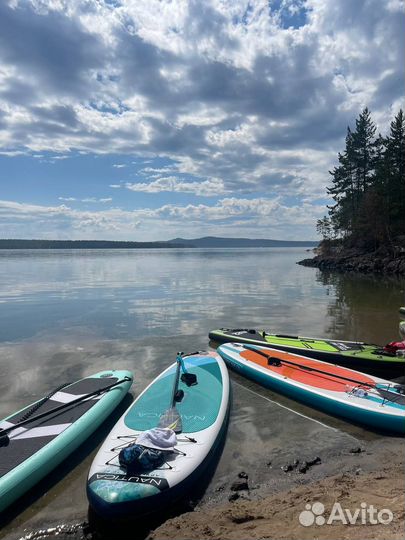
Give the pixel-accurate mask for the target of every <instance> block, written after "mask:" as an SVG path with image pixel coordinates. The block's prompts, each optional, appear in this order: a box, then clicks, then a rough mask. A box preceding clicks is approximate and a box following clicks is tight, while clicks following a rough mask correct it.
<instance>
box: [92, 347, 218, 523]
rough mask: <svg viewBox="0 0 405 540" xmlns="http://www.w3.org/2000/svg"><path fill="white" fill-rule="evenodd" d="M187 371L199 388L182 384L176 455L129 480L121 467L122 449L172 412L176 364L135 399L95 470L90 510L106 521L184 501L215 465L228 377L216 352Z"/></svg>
mask: <svg viewBox="0 0 405 540" xmlns="http://www.w3.org/2000/svg"><path fill="white" fill-rule="evenodd" d="M183 361H184V365H185V368H186V370H187V371H188V372H189V373H192V374H195V375H196V376H197V384H196V385H194V386H187V385H186V384H184V383H183V382H182V381H181V380H180V381H179V385H178V390H179V391H181V392H184V396H183V398H182V399H181V401H180V402H179V403H177V404H176V409H177V411H178V413H179V414H180V417H181V422H182V431H181V433H179V434H177V445H176V447H175V449H176V450H175V452H173V453H171V454H169V456H168V457H167V463H165V464H163V465H162V466H161V467H159V468H158V469H155V470H152V471H150V472H145V473H142V474H136V475H132V476H128V475H127V474H126V471H125V470H124V469H122V468H121V467H120V464H119V459H118V455H119V452H120V450H121V449H122V448H124V447H126V446H128V445H130V444H131V443H135V442H136V440H137V437H138V436H139V435H140V434H141V433H142V432H145V431H147V430H149V429H152V428H155V427H158V425H159V422H160V419H161V418H162V417H163V416H164V413H165V411H166V409H168V408H169V407H170V402H171V395H172V389H173V384H174V381H175V377H176V367H177V366H176V364H173V365H171V366H169V367H168V368H167V369H166V370H165V371H163V373H161V374H160V375H159V376H158V377H157V378H156V379H155V380H154V381H153V382H152V383H151V384H150V385H149V386H148V387H147V388H146V389H145V390H144V391H143V392H142V394H141V395H140V396H139V397H138V398H137V399H136V400H135V402H134V403H133V404H132V405H131V406H130V407H129V409H128V410H127V411H126V412H125V413H124V415H123V416H122V417H121V419H120V420H119V421H118V423H117V424H116V425H115V427H114V428H113V430H112V431H111V433H110V434H109V436H108V437H107V439H106V441H105V442H104V443H103V445H102V446H101V448H100V450H99V452H98V453H97V455H96V457H95V459H94V461H93V464H92V465H91V468H90V471H89V476H88V481H87V496H88V499H89V503H90V506H91V508H92V509H93V510H94V511H95V512H96V514H99V515H100V516H103V517H104V518H106V517H107V518H113V519H116V518H117V519H125V518H128V517H130V518H134V517H137V516H141V515H145V514H150V513H153V512H159V511H160V510H161V509H162V507H164V506H166V505H168V504H169V503H173V502H174V501H176V500H177V499H179V498H181V497H183V496H186V495H187V493H188V491H189V490H190V489H191V488H192V487H193V486H195V483H196V482H198V481H199V479H200V478H201V475H202V473H203V472H204V471H205V470H206V468H207V467H208V465H209V464H210V463H211V462H212V459H213V457H214V455H215V450H216V449H217V448H218V446H219V444H220V442H221V440H223V437H224V435H225V431H226V426H227V417H228V410H229V377H228V371H227V369H226V366H225V364H224V362H223V361H222V359H221V357H220V356H219V355H217V354H216V353H214V352H204V353H196V354H193V355H190V356H185V357H184V358H183Z"/></svg>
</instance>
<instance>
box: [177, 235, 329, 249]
mask: <svg viewBox="0 0 405 540" xmlns="http://www.w3.org/2000/svg"><path fill="white" fill-rule="evenodd" d="M168 242H169V243H173V244H177V245H182V244H187V246H193V247H219V248H222V247H316V246H317V245H318V244H319V242H317V241H314V240H272V239H266V238H224V237H220V236H204V237H202V238H190V239H186V238H173V240H169V241H168Z"/></svg>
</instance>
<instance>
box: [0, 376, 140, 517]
mask: <svg viewBox="0 0 405 540" xmlns="http://www.w3.org/2000/svg"><path fill="white" fill-rule="evenodd" d="M132 378H133V376H132V373H131V372H130V371H118V370H113V371H102V372H100V373H96V374H95V375H91V376H89V377H85V378H83V379H80V380H78V381H76V382H74V383H71V384H69V385H65V386H64V387H63V388H61V389H60V390H59V391H57V392H56V393H54V394H52V395H50V397H46V398H44V399H41V400H39V401H37V402H35V403H33V404H31V405H29V406H28V407H25V408H24V409H22V410H20V411H18V412H17V413H14V414H12V415H11V416H8V417H7V418H5V419H4V420H2V421H1V422H0V429H2V430H7V434H4V431H3V434H2V432H1V431H0V438H1V443H2V444H3V446H0V512H1V511H3V510H5V509H6V508H7V507H8V506H9V505H10V504H11V503H13V502H14V501H16V500H17V499H18V498H19V497H21V495H23V494H24V493H25V492H26V491H28V490H29V489H30V488H32V487H33V486H35V484H37V483H38V482H39V481H40V480H41V479H42V478H44V477H45V476H46V475H47V474H48V473H49V472H51V471H52V470H53V469H54V468H55V467H56V466H57V465H59V464H60V463H61V462H62V461H63V460H64V459H66V457H67V456H68V455H69V454H70V453H71V452H73V451H74V450H75V449H76V448H78V446H79V445H80V444H81V443H83V442H84V441H85V440H86V439H87V437H89V435H91V434H92V433H93V432H94V431H95V430H96V429H97V428H98V427H99V426H100V424H101V423H102V422H103V421H104V420H105V419H106V418H107V416H109V414H110V413H111V412H112V411H113V410H114V409H115V407H116V406H117V405H118V404H119V403H120V401H121V400H122V399H123V398H124V397H125V395H126V393H127V392H128V390H129V388H130V387H131V384H132ZM120 381H122V382H120ZM115 384H116V386H114V387H112V388H111V389H109V390H106V391H103V389H104V388H106V387H109V386H112V385H115ZM88 394H91V397H88V398H86V396H87V395H88ZM55 409H58V410H57V411H56V412H52V411H54V410H55ZM35 418H38V419H37V420H35ZM24 422H25V423H24ZM19 424H22V425H21V427H15V428H14V429H11V428H13V426H17V425H19ZM10 429H11V430H10Z"/></svg>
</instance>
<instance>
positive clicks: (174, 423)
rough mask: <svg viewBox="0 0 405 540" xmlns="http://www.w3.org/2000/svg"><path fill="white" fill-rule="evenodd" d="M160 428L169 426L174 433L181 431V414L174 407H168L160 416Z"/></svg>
mask: <svg viewBox="0 0 405 540" xmlns="http://www.w3.org/2000/svg"><path fill="white" fill-rule="evenodd" d="M158 427H160V428H170V429H172V430H173V431H174V432H175V433H181V431H182V429H183V425H182V422H181V416H180V414H179V411H178V410H177V409H176V407H170V409H167V411H166V412H165V413H164V414H163V416H161V417H160V421H159V425H158Z"/></svg>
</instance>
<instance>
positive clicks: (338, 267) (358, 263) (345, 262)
mask: <svg viewBox="0 0 405 540" xmlns="http://www.w3.org/2000/svg"><path fill="white" fill-rule="evenodd" d="M297 264H300V265H302V266H311V267H315V268H319V269H320V270H330V271H334V272H360V273H363V274H379V275H387V276H388V275H397V276H405V250H404V251H401V250H398V251H397V252H394V253H390V252H387V251H386V250H377V251H373V252H364V251H362V250H360V249H354V248H351V249H344V250H333V251H329V252H328V251H324V250H319V252H318V253H317V254H316V255H315V257H313V258H310V259H303V260H302V261H299V262H298V263H297Z"/></svg>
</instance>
